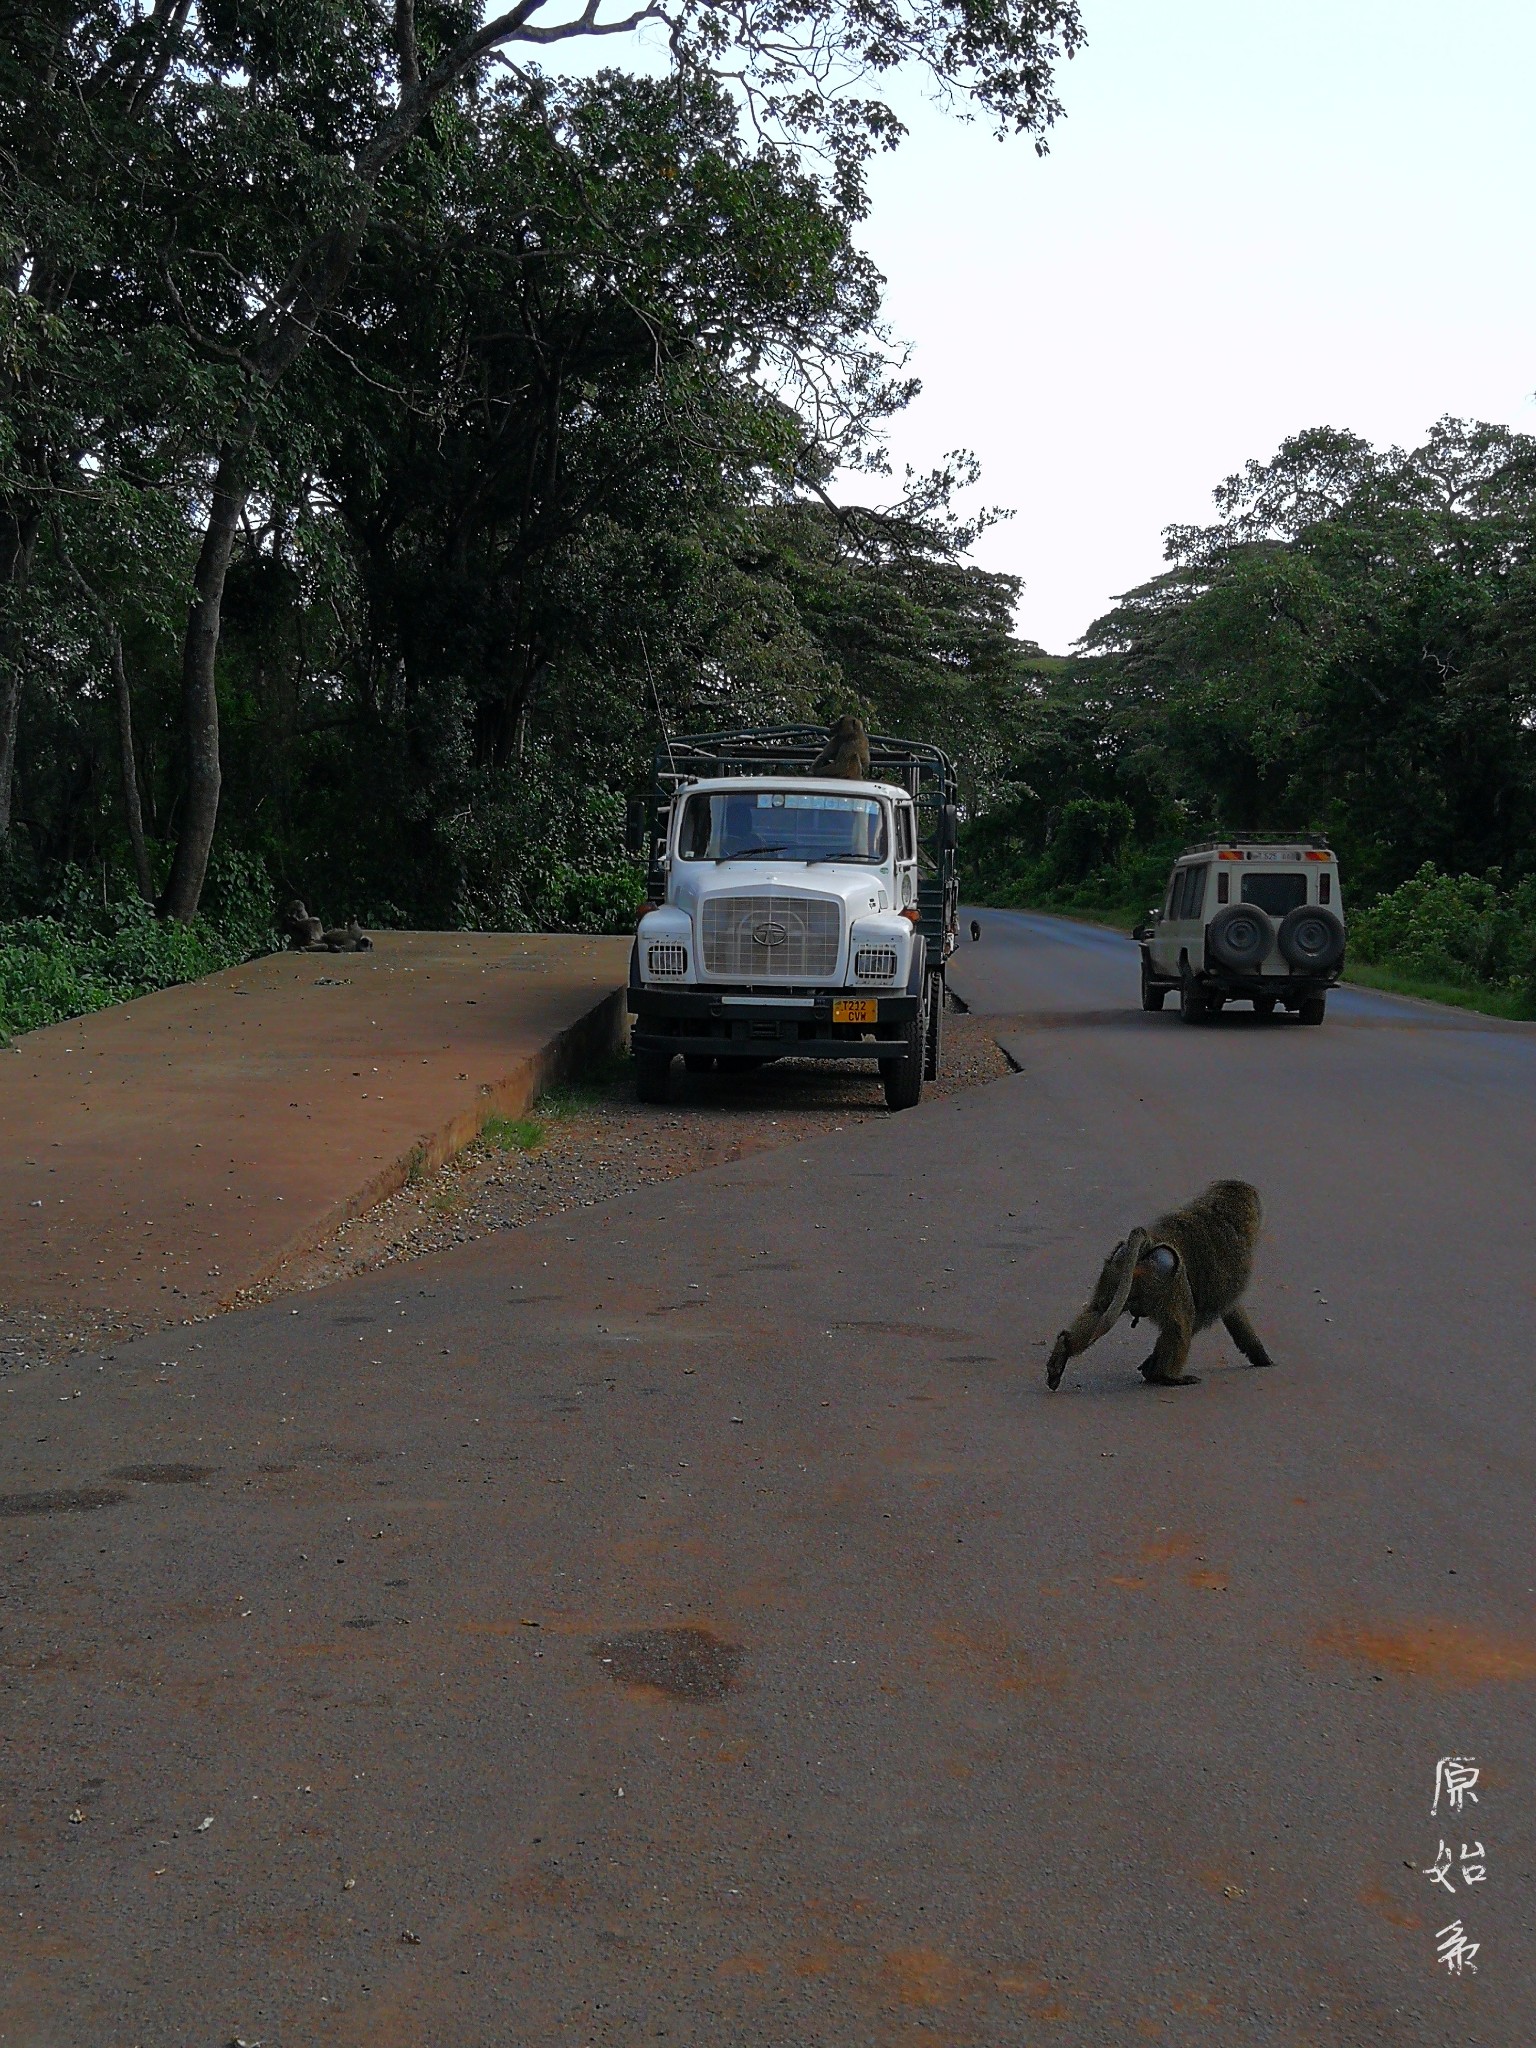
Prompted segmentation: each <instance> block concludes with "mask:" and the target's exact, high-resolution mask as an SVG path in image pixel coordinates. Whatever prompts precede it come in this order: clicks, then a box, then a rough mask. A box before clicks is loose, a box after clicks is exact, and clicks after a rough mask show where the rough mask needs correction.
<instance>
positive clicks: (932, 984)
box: [923, 974, 944, 1081]
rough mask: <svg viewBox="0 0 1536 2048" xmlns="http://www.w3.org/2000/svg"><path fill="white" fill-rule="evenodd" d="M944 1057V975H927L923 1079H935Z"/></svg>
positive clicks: (937, 1076)
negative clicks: (926, 1019)
mask: <svg viewBox="0 0 1536 2048" xmlns="http://www.w3.org/2000/svg"><path fill="white" fill-rule="evenodd" d="M943 1057H944V977H943V975H942V974H930V975H929V977H928V1030H927V1032H926V1034H925V1036H924V1040H923V1079H924V1080H925V1081H937V1079H938V1078H939V1062H940V1061H941V1060H942V1059H943Z"/></svg>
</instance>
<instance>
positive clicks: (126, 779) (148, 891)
mask: <svg viewBox="0 0 1536 2048" xmlns="http://www.w3.org/2000/svg"><path fill="white" fill-rule="evenodd" d="M108 631H109V633H110V635H111V638H110V640H109V643H108V645H109V648H110V651H111V656H112V689H113V693H114V695H115V696H116V698H117V752H118V760H119V762H120V764H121V767H122V771H123V815H124V817H125V818H126V819H127V821H128V840H129V843H130V845H131V846H132V847H133V874H134V880H135V881H136V882H137V883H138V885H139V894H140V895H141V896H142V897H143V898H144V901H145V902H146V903H153V902H154V900H155V878H154V876H153V875H152V874H151V872H150V867H149V849H148V847H147V846H146V845H145V844H144V813H143V811H142V810H141V809H140V807H139V764H138V762H137V761H136V760H135V759H134V752H133V698H132V696H131V695H130V693H129V689H128V671H127V669H126V668H125V667H124V666H123V636H122V634H121V633H120V632H119V631H118V629H117V624H116V621H115V620H114V622H113V623H112V625H111V626H110V627H109V628H108Z"/></svg>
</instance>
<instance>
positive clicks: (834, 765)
mask: <svg viewBox="0 0 1536 2048" xmlns="http://www.w3.org/2000/svg"><path fill="white" fill-rule="evenodd" d="M811 773H812V774H813V775H840V776H843V777H845V778H846V779H847V780H848V781H849V782H867V781H868V780H869V734H868V733H867V732H866V731H865V730H864V721H863V719H862V718H855V717H854V715H853V713H852V712H851V711H845V712H844V713H843V715H842V717H841V718H839V719H838V720H837V721H836V723H835V724H834V725H832V726H831V727H830V728H829V730H828V732H827V744H826V745H825V746H824V747H823V748H822V750H821V753H820V754H819V755H818V756H817V759H816V765H815V767H814V768H812V770H811Z"/></svg>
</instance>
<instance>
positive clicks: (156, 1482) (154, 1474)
mask: <svg viewBox="0 0 1536 2048" xmlns="http://www.w3.org/2000/svg"><path fill="white" fill-rule="evenodd" d="M217 1470H218V1467H217V1466H216V1465H117V1466H114V1467H113V1469H112V1471H111V1473H110V1474H109V1477H111V1478H113V1479H132V1480H135V1481H136V1482H137V1483H138V1484H139V1485H140V1486H201V1485H202V1483H203V1481H204V1480H205V1479H211V1478H212V1477H213V1475H214V1473H215V1472H216V1471H217Z"/></svg>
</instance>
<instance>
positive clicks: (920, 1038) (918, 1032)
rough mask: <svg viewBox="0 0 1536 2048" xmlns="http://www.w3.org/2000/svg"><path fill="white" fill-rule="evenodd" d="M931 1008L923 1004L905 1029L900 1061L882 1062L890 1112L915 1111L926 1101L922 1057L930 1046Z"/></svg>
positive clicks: (903, 1028)
mask: <svg viewBox="0 0 1536 2048" xmlns="http://www.w3.org/2000/svg"><path fill="white" fill-rule="evenodd" d="M927 1011H928V1006H927V1004H926V1003H924V1004H923V1005H922V1006H921V1007H920V1008H919V1010H918V1013H917V1015H916V1016H915V1017H914V1018H912V1020H911V1022H910V1023H908V1024H906V1025H904V1026H903V1027H902V1033H901V1035H902V1037H903V1038H904V1039H905V1040H906V1048H907V1049H906V1051H905V1052H904V1053H902V1054H901V1056H900V1057H899V1058H898V1059H893V1060H882V1061H881V1062H880V1079H881V1080H882V1081H883V1082H884V1083H885V1106H886V1108H887V1109H915V1108H916V1107H917V1105H918V1103H919V1102H921V1101H922V1099H923V1055H924V1053H925V1051H926V1050H927V1043H928V1015H927Z"/></svg>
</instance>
